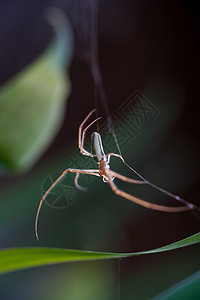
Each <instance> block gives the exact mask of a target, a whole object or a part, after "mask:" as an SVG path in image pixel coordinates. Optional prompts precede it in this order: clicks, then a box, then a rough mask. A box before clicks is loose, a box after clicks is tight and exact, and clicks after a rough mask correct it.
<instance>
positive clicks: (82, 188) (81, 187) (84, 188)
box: [74, 170, 100, 191]
mask: <svg viewBox="0 0 200 300" xmlns="http://www.w3.org/2000/svg"><path fill="white" fill-rule="evenodd" d="M91 171H94V170H91ZM96 171H97V172H98V173H97V172H96ZM79 175H80V172H79V173H76V176H75V179H74V184H75V186H76V187H77V189H79V190H81V191H87V188H86V187H84V186H81V185H80V184H79V183H78V177H79ZM90 175H94V176H98V177H100V175H99V170H95V172H90Z"/></svg>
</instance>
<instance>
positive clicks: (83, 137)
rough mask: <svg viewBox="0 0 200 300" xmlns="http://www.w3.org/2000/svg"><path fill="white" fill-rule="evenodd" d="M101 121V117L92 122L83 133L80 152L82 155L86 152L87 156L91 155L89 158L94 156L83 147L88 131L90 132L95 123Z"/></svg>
mask: <svg viewBox="0 0 200 300" xmlns="http://www.w3.org/2000/svg"><path fill="white" fill-rule="evenodd" d="M100 119H101V117H99V118H97V119H95V120H94V121H92V122H91V123H90V124H89V125H88V126H87V127H86V128H85V129H84V130H83V132H82V140H81V148H80V151H81V153H82V154H84V152H85V155H88V154H90V155H89V156H94V155H93V154H92V153H90V152H88V151H86V150H85V149H84V147H83V145H84V140H85V134H86V131H87V130H88V128H89V127H90V126H92V125H93V124H94V123H95V122H97V121H98V120H100Z"/></svg>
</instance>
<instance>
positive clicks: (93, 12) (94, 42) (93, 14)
mask: <svg viewBox="0 0 200 300" xmlns="http://www.w3.org/2000/svg"><path fill="white" fill-rule="evenodd" d="M98 10H99V8H98V0H90V26H89V28H90V30H89V31H90V51H89V52H90V60H89V61H90V69H91V73H92V76H93V80H94V85H95V91H96V94H95V108H96V111H97V102H98V101H97V100H98V96H99V99H100V101H101V103H102V106H103V108H104V111H105V114H106V118H107V127H108V130H109V132H110V134H112V136H113V138H114V140H115V144H116V146H117V149H118V153H119V154H120V156H121V157H123V155H122V152H121V149H120V146H119V143H118V140H117V136H116V132H115V129H114V125H113V121H112V117H111V114H110V110H109V106H108V103H107V99H106V93H105V89H104V85H103V80H102V76H101V72H100V66H99V59H98V37H99V34H98V25H99V24H98ZM97 93H98V95H97ZM97 129H98V127H97ZM123 163H124V164H125V165H126V166H127V167H128V168H129V169H130V170H131V171H132V172H134V173H135V174H136V175H137V176H138V177H139V178H141V179H142V180H143V181H144V182H145V183H146V184H148V185H149V186H151V187H152V188H154V189H156V190H158V191H160V192H161V193H163V194H165V195H167V196H169V197H171V198H173V199H175V200H177V201H179V202H181V203H182V204H184V205H186V206H188V207H190V208H194V209H195V208H196V206H195V205H193V204H192V203H190V202H188V201H186V200H184V199H182V198H180V197H179V196H177V195H175V194H172V193H170V192H168V191H166V190H165V189H163V188H160V187H159V186H157V185H155V184H153V183H151V182H149V181H148V180H146V179H145V178H144V177H143V176H142V175H140V174H139V173H138V172H137V171H136V170H135V169H134V168H132V167H131V166H130V165H129V164H128V163H126V161H125V160H124V159H123Z"/></svg>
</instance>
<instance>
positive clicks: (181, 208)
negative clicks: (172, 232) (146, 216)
mask: <svg viewBox="0 0 200 300" xmlns="http://www.w3.org/2000/svg"><path fill="white" fill-rule="evenodd" d="M105 175H106V177H107V178H108V183H109V185H110V187H111V189H112V190H113V192H114V193H115V194H116V195H119V196H121V197H123V198H126V199H128V200H130V201H132V202H135V203H137V204H139V205H142V206H144V207H147V208H150V209H154V210H159V211H165V212H181V211H186V210H192V209H194V208H195V207H188V206H179V207H169V206H164V205H158V204H153V203H149V202H147V201H145V200H142V199H139V198H137V197H134V196H132V195H130V194H128V193H126V192H124V191H122V190H120V189H119V188H118V187H117V186H116V185H115V184H114V182H113V181H112V177H111V175H110V172H109V171H107V170H106V171H105Z"/></svg>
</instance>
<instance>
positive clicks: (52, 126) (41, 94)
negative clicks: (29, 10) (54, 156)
mask: <svg viewBox="0 0 200 300" xmlns="http://www.w3.org/2000/svg"><path fill="white" fill-rule="evenodd" d="M49 20H50V22H51V23H52V25H53V27H54V29H55V38H54V41H53V42H52V43H51V45H50V46H49V47H48V48H47V50H46V51H45V52H44V53H43V54H41V55H40V57H38V58H37V59H36V60H35V61H34V62H33V63H31V64H30V65H29V66H28V67H26V69H25V70H23V71H21V73H20V74H17V75H16V76H15V77H14V78H12V79H11V80H9V81H8V82H7V83H5V84H4V85H3V86H2V87H1V89H0V160H1V161H2V164H3V165H4V170H5V168H6V169H7V170H12V171H25V170H26V169H27V168H30V167H31V166H32V165H33V164H34V163H35V162H36V161H37V160H38V158H39V157H40V156H41V155H42V153H43V152H44V151H45V150H46V148H47V147H48V146H49V144H50V142H52V139H53V138H54V137H55V135H56V133H57V132H58V129H59V128H60V125H61V123H62V120H63V117H64V111H65V105H66V99H67V96H68V95H69V92H70V83H69V79H68V77H67V76H66V74H65V68H66V65H67V64H68V63H69V60H70V58H71V48H72V39H71V32H70V28H69V26H67V23H66V20H65V19H64V17H63V16H62V13H61V12H58V11H57V10H52V11H51V14H49Z"/></svg>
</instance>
